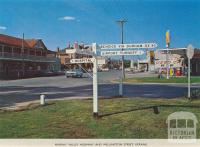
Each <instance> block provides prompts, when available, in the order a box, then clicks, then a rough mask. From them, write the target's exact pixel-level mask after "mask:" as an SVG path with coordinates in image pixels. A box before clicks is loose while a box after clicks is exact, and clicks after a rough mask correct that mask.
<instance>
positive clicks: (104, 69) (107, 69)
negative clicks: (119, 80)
mask: <svg viewBox="0 0 200 147" xmlns="http://www.w3.org/2000/svg"><path fill="white" fill-rule="evenodd" d="M101 71H109V68H102V69H101Z"/></svg>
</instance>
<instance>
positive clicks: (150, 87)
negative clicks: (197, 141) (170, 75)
mask: <svg viewBox="0 0 200 147" xmlns="http://www.w3.org/2000/svg"><path fill="white" fill-rule="evenodd" d="M119 76H120V71H117V70H115V71H109V72H99V91H98V93H99V97H100V98H102V97H103V98H110V97H114V96H117V95H118V89H119V85H118V83H112V82H110V81H112V80H115V79H118V78H119ZM127 76H129V77H134V76H135V77H138V76H140V77H141V76H152V74H149V73H138V74H127ZM198 87H199V85H193V86H192V89H196V88H198ZM123 89H124V96H126V97H131V98H134V97H143V98H167V99H171V98H177V97H183V96H184V95H185V94H186V93H187V84H124V87H123ZM41 94H45V96H46V98H47V99H48V100H56V99H57V100H58V99H83V98H91V97H92V79H91V78H89V77H87V75H85V77H84V78H66V77H65V76H54V77H38V78H31V79H21V80H9V81H5V80H1V81H0V107H10V106H12V107H13V106H17V105H19V104H21V103H28V102H31V101H35V100H39V97H40V95H41Z"/></svg>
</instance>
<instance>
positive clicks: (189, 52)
mask: <svg viewBox="0 0 200 147" xmlns="http://www.w3.org/2000/svg"><path fill="white" fill-rule="evenodd" d="M186 54H187V58H188V98H190V97H191V94H190V89H191V83H190V59H192V57H193V55H194V48H193V46H192V45H191V44H190V45H188V47H187V50H186Z"/></svg>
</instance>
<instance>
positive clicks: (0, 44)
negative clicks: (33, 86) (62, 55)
mask: <svg viewBox="0 0 200 147" xmlns="http://www.w3.org/2000/svg"><path fill="white" fill-rule="evenodd" d="M55 65H59V60H58V58H56V54H55V53H52V52H51V51H49V50H48V49H47V48H46V46H45V44H44V43H43V41H42V40H41V39H25V40H24V39H21V38H16V37H13V36H8V35H4V34H0V78H1V79H15V78H27V77H35V76H41V75H45V73H46V72H48V71H50V70H52V69H55V70H54V71H56V70H59V69H56V68H54V66H55Z"/></svg>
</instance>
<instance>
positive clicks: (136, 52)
mask: <svg viewBox="0 0 200 147" xmlns="http://www.w3.org/2000/svg"><path fill="white" fill-rule="evenodd" d="M143 54H144V51H142V50H127V51H102V52H101V56H120V55H143Z"/></svg>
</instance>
